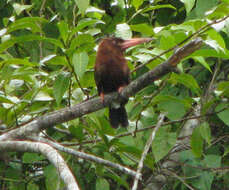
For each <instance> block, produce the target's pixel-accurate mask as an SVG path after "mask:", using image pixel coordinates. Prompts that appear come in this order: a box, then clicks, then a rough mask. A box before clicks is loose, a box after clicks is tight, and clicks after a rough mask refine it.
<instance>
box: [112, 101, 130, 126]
mask: <svg viewBox="0 0 229 190" xmlns="http://www.w3.org/2000/svg"><path fill="white" fill-rule="evenodd" d="M109 120H110V124H111V126H112V127H113V128H117V127H118V126H119V124H121V126H122V127H127V126H128V124H129V122H128V117H127V113H126V109H125V106H124V105H121V106H120V107H119V108H112V107H111V106H110V107H109Z"/></svg>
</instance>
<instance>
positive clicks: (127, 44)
mask: <svg viewBox="0 0 229 190" xmlns="http://www.w3.org/2000/svg"><path fill="white" fill-rule="evenodd" d="M152 40H153V38H132V39H130V40H125V41H124V42H123V43H122V44H121V48H122V49H123V50H125V49H127V48H129V47H132V46H136V45H138V44H142V43H145V42H150V41H152Z"/></svg>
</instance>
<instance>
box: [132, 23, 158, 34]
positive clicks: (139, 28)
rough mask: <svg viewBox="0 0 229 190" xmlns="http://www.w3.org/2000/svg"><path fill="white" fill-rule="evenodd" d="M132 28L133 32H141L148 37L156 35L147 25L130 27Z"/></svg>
mask: <svg viewBox="0 0 229 190" xmlns="http://www.w3.org/2000/svg"><path fill="white" fill-rule="evenodd" d="M130 28H131V29H132V30H133V31H136V32H140V33H142V34H145V35H148V36H152V35H153V34H154V32H153V28H152V26H150V25H148V24H146V23H142V24H136V25H130Z"/></svg>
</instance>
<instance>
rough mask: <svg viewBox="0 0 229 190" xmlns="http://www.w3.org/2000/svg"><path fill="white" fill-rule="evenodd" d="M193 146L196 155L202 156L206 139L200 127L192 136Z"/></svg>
mask: <svg viewBox="0 0 229 190" xmlns="http://www.w3.org/2000/svg"><path fill="white" fill-rule="evenodd" d="M190 144H191V148H192V152H193V154H194V155H195V156H196V157H201V156H202V153H203V146H204V141H203V138H202V136H201V133H200V127H196V128H195V129H194V130H193V132H192V136H191V142H190Z"/></svg>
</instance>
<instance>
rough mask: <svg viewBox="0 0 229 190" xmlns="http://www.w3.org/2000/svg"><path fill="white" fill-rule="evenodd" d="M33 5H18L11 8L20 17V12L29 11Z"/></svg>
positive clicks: (15, 4)
mask: <svg viewBox="0 0 229 190" xmlns="http://www.w3.org/2000/svg"><path fill="white" fill-rule="evenodd" d="M32 6H33V5H20V4H18V3H14V4H13V8H14V10H15V12H16V14H17V15H20V14H21V12H22V11H24V10H30V9H31V8H32Z"/></svg>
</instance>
